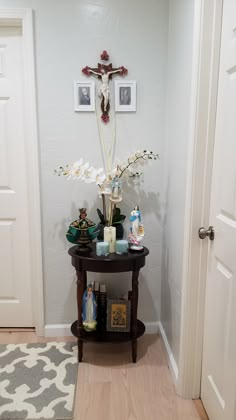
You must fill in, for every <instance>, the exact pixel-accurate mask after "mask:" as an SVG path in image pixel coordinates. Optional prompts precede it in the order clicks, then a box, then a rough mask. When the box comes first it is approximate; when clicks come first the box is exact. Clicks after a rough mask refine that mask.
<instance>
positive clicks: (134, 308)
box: [131, 270, 139, 363]
mask: <svg viewBox="0 0 236 420" xmlns="http://www.w3.org/2000/svg"><path fill="white" fill-rule="evenodd" d="M138 276H139V270H137V271H133V273H132V299H131V331H132V337H133V339H132V359H133V362H134V363H136V359H137V338H136V337H137V312H138Z"/></svg>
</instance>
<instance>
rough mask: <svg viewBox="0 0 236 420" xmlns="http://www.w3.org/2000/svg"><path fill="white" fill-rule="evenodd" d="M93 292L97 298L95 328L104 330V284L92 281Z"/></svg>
mask: <svg viewBox="0 0 236 420" xmlns="http://www.w3.org/2000/svg"><path fill="white" fill-rule="evenodd" d="M94 294H95V296H96V300H97V330H98V331H101V332H102V331H106V320H107V290H106V285H105V284H99V282H98V281H95V283H94Z"/></svg>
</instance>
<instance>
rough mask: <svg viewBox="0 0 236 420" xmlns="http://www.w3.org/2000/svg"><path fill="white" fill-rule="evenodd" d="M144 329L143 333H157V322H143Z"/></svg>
mask: <svg viewBox="0 0 236 420" xmlns="http://www.w3.org/2000/svg"><path fill="white" fill-rule="evenodd" d="M144 325H145V328H146V331H145V334H159V332H160V331H159V322H158V321H155V322H144Z"/></svg>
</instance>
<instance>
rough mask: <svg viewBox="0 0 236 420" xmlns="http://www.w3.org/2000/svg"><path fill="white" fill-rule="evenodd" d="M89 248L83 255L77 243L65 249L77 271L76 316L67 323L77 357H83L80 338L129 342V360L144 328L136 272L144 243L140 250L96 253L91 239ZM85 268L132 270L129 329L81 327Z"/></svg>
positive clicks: (91, 269) (80, 359) (137, 271)
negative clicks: (130, 343) (100, 254)
mask: <svg viewBox="0 0 236 420" xmlns="http://www.w3.org/2000/svg"><path fill="white" fill-rule="evenodd" d="M90 247H91V252H90V253H89V254H86V255H81V254H79V253H78V246H77V245H75V246H73V247H72V248H70V249H69V251H68V253H69V255H70V256H71V260H72V265H73V266H74V267H75V270H76V275H77V307H78V320H77V321H75V322H73V324H72V325H71V331H72V334H73V335H74V336H75V337H77V338H78V357H79V361H80V362H81V361H82V358H83V342H84V341H94V342H101V343H102V342H116V343H118V342H121V341H131V342H132V360H133V362H134V363H135V362H136V359H137V339H138V337H140V336H141V335H143V334H144V332H145V326H144V324H143V323H142V322H141V321H140V320H138V319H137V309H138V276H139V270H140V268H142V267H144V265H145V257H146V256H147V255H148V254H149V250H148V249H147V248H145V247H144V250H143V251H142V252H136V253H134V252H128V254H123V255H117V254H109V255H108V256H106V257H105V256H102V257H98V256H97V255H96V251H95V243H92V244H91V245H90ZM87 271H91V272H96V273H121V272H126V271H132V296H131V330H130V332H128V333H127V332H111V331H104V332H99V331H90V332H87V331H85V330H84V329H83V324H82V298H83V293H84V291H85V289H86V287H87Z"/></svg>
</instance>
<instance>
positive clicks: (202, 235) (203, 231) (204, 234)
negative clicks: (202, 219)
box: [198, 226, 215, 241]
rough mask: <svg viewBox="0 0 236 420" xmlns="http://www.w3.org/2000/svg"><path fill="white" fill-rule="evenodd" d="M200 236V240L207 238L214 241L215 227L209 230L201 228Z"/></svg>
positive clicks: (210, 227)
mask: <svg viewBox="0 0 236 420" xmlns="http://www.w3.org/2000/svg"><path fill="white" fill-rule="evenodd" d="M198 236H199V238H200V239H205V238H206V237H207V236H208V238H209V239H210V240H211V241H213V240H214V238H215V231H214V228H213V226H209V228H208V229H205V228H204V227H200V228H199V229H198Z"/></svg>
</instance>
